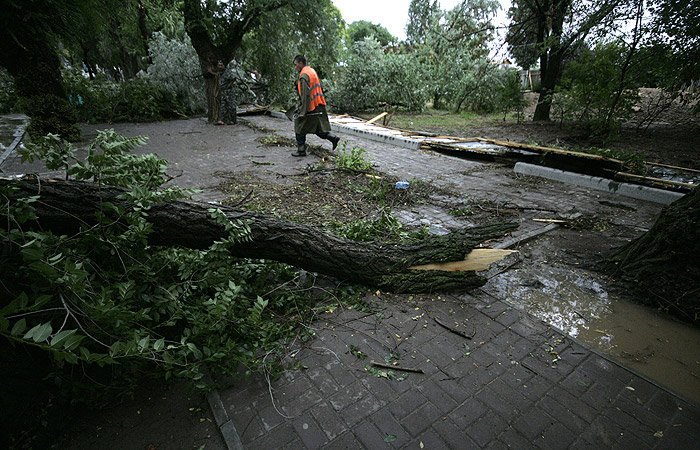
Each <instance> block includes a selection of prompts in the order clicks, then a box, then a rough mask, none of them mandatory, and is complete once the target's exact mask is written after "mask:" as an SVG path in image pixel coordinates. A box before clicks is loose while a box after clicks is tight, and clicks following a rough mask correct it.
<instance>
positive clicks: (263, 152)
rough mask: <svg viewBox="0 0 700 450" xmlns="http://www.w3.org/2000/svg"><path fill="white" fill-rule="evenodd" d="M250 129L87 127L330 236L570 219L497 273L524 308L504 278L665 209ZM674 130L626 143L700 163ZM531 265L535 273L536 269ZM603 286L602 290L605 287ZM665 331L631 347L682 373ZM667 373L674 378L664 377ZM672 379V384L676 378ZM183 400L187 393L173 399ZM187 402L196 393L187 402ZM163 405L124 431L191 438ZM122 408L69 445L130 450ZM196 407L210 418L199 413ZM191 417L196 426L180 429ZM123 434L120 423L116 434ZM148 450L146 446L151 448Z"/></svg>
mask: <svg viewBox="0 0 700 450" xmlns="http://www.w3.org/2000/svg"><path fill="white" fill-rule="evenodd" d="M241 122H242V123H241V124H239V125H236V126H211V125H208V124H206V123H205V122H204V120H203V119H190V120H179V121H171V122H162V123H152V124H115V125H90V126H84V127H83V134H84V138H85V139H86V140H89V139H90V138H92V137H94V135H95V133H96V130H98V129H103V128H107V127H111V128H115V129H116V131H118V132H120V133H123V134H125V135H128V136H134V135H145V136H149V137H150V142H149V144H148V145H147V146H146V147H145V148H143V149H142V150H141V151H144V152H154V153H156V154H158V155H160V156H161V157H163V158H165V159H167V160H168V162H169V164H170V168H171V171H172V173H173V175H176V178H175V179H174V180H173V181H172V182H173V183H175V184H178V185H180V186H183V187H191V188H197V189H199V191H198V192H197V193H196V194H195V198H196V199H198V200H202V201H207V202H211V203H214V204H226V205H230V206H236V207H239V208H246V209H250V210H256V211H261V212H265V213H267V214H272V215H275V216H278V217H283V218H287V219H291V220H296V221H300V222H304V223H308V224H311V225H315V226H320V227H323V228H326V229H328V230H330V231H333V230H334V229H336V228H337V227H338V226H339V225H342V224H347V223H349V222H353V221H358V220H363V219H364V220H371V219H376V218H378V217H380V216H381V211H382V210H383V209H388V210H391V211H392V212H393V213H394V214H395V216H396V217H398V218H399V219H400V220H401V222H402V223H403V226H405V227H406V230H420V229H425V230H428V232H436V233H440V232H447V231H449V230H450V229H455V228H461V227H468V226H473V225H478V224H483V223H488V222H493V221H510V220H516V221H518V222H520V223H521V229H522V230H523V232H525V231H528V230H529V229H533V228H534V227H535V225H536V223H535V222H533V219H534V218H540V219H548V218H549V219H564V220H566V221H567V225H566V226H565V227H561V228H559V229H558V230H556V231H554V232H552V233H549V234H548V235H547V236H545V237H543V238H541V239H538V241H537V244H536V245H534V244H523V245H522V246H520V247H519V248H518V250H519V251H520V255H521V259H520V260H518V261H516V262H515V263H513V264H514V265H512V266H511V267H510V268H504V271H505V272H511V273H513V274H515V275H517V276H516V277H515V278H512V279H505V278H502V275H499V276H494V280H493V282H491V284H490V285H487V286H486V287H485V290H484V294H482V295H504V296H506V297H508V296H511V297H512V298H506V300H513V302H514V303H516V306H518V305H517V301H518V298H517V295H516V294H514V293H513V292H512V291H511V290H506V291H504V290H502V286H501V285H499V284H498V283H499V281H498V280H503V282H504V283H505V285H506V287H507V289H511V288H512V286H514V285H515V286H518V287H519V288H522V289H524V290H526V291H527V290H528V289H529V291H528V292H530V291H544V289H543V286H544V285H546V282H547V280H549V279H550V278H547V277H548V275H547V273H550V274H551V273H553V272H557V271H571V270H574V271H579V270H580V268H582V267H583V268H587V267H588V268H589V267H592V266H594V265H595V263H597V262H598V261H599V260H600V259H601V258H603V257H604V256H605V255H606V254H607V253H608V252H609V251H610V250H611V249H612V248H614V247H617V246H619V245H622V244H624V243H625V242H628V241H629V240H631V239H633V238H635V237H637V236H639V235H640V234H641V233H643V232H644V231H645V230H646V229H648V228H649V227H650V226H651V224H652V223H653V221H654V219H655V217H656V215H657V214H658V213H659V212H660V210H661V207H660V206H659V205H653V204H647V203H645V202H640V201H636V200H631V199H625V198H617V197H609V196H608V195H607V194H597V193H591V192H588V191H585V190H582V189H578V188H572V187H568V186H564V187H562V186H561V185H559V184H557V183H552V182H548V181H543V180H540V179H535V178H529V177H522V176H516V175H515V174H514V173H513V172H512V169H511V168H510V167H508V166H505V165H501V164H483V163H478V162H471V161H465V160H459V159H454V158H450V157H447V156H443V155H435V154H429V153H428V152H420V153H419V152H416V153H415V154H409V153H407V151H406V150H405V149H394V150H392V149H387V148H385V146H383V145H382V144H379V143H375V142H370V141H366V140H358V139H354V138H350V137H348V136H342V137H343V140H344V141H345V142H346V143H347V148H348V149H349V148H352V146H355V145H357V146H362V147H363V148H365V149H366V150H367V155H366V156H367V159H369V160H370V161H373V162H375V168H376V172H373V173H370V174H367V173H363V172H355V171H344V170H337V169H336V168H335V167H334V166H333V164H332V161H331V160H332V157H333V155H331V154H330V153H329V151H328V144H327V142H325V141H321V140H318V139H316V138H311V139H310V144H311V145H312V153H313V155H312V156H310V157H308V158H293V157H291V155H290V154H289V153H290V152H291V151H293V145H290V139H291V137H292V136H293V134H292V132H291V126H290V124H289V123H288V122H284V121H281V120H278V119H272V118H267V117H258V116H256V117H250V118H248V119H246V120H242V121H241ZM664 127H665V126H664V125H659V126H658V127H656V128H654V129H649V130H647V131H646V132H644V133H637V132H633V131H632V130H631V129H627V128H626V129H625V130H624V131H623V139H621V140H620V141H618V142H617V143H616V144H615V145H619V146H620V147H621V148H624V149H626V150H634V151H636V152H638V153H640V154H642V155H645V158H646V159H648V160H654V161H661V162H664V163H667V164H672V165H681V166H685V167H691V168H700V167H699V165H698V164H699V163H698V158H697V152H698V145H699V144H698V143H699V142H700V140H699V139H698V137H699V134H698V128H697V126H695V125H693V126H690V127H685V128H684V127H677V126H674V127H671V126H669V127H666V128H664ZM426 131H441V130H426ZM627 133H629V134H627ZM460 134H461V135H463V136H474V135H479V136H483V137H490V138H499V139H510V140H513V141H520V142H533V141H534V142H537V143H538V144H541V145H555V144H556V145H562V144H564V145H565V146H577V145H581V142H582V141H581V135H580V134H579V131H578V130H575V129H571V128H568V127H566V126H564V127H559V125H558V124H534V123H521V124H517V123H504V124H493V125H488V126H481V127H479V128H470V129H464V130H461V132H460ZM285 139H286V140H285ZM342 145H343V144H341V149H342V148H343V147H342ZM324 149H325V150H324ZM2 169H3V171H4V172H5V173H19V172H27V171H40V172H41V171H42V168H41V167H39V166H27V165H24V164H22V163H21V162H20V161H19V160H18V159H17V158H9V159H8V161H6V162H5V164H4V165H3V167H2ZM399 179H409V180H411V189H409V190H408V191H403V192H401V191H396V190H395V189H393V184H394V182H395V181H396V180H399ZM528 267H532V268H534V269H533V270H527V269H528ZM576 273H579V272H576ZM585 276H589V275H587V274H585V275H584V277H585ZM543 283H544V284H543ZM595 283H597V281H595ZM595 283H589V285H590V286H595V285H596V284H595ZM589 285H586V286H589ZM590 286H589V287H585V289H584V288H581V289H584V291H586V292H588V293H590V292H594V293H595V289H597V288H595V287H593V288H590ZM560 290H561V289H560ZM589 291H590V292H589ZM573 295H574V296H579V295H581V293H580V292H579V291H575V292H574V293H573ZM523 298H524V297H523ZM519 307H521V308H532V309H534V308H536V307H538V306H536V305H535V304H534V303H521V304H520V305H519ZM556 308H559V309H560V313H559V316H560V318H561V317H563V319H561V320H563V322H561V323H558V324H556V325H557V326H558V327H560V328H562V329H567V327H569V326H571V325H572V324H574V325H576V324H578V325H577V326H580V322H579V318H578V317H577V316H576V314H578V315H581V316H583V315H588V314H590V316H589V317H588V319H589V323H587V324H586V328H587V329H590V330H596V332H597V331H600V330H603V331H605V333H606V334H605V336H609V337H610V339H614V337H615V336H616V335H617V334H616V333H617V331H610V330H608V329H605V327H606V326H607V325H610V323H609V322H606V321H605V318H604V317H603V316H605V314H604V313H602V312H599V311H597V310H591V311H588V310H586V309H585V308H584V307H583V306H581V303H580V302H579V303H578V304H576V305H575V306H573V307H571V308H569V309H570V310H571V311H569V310H567V306H562V305H557V306H556ZM606 308H607V309H609V310H611V311H612V310H613V309H615V308H614V307H613V306H610V305H607V306H606ZM645 314H647V315H648V316H644V317H645V318H644V319H639V320H640V321H646V322H649V321H651V320H652V319H653V320H657V319H658V320H659V321H660V322H659V323H662V324H663V323H665V322H664V321H666V320H667V319H665V318H663V317H660V318H659V315H658V314H657V313H656V312H654V311H647V312H646V313H645ZM593 316H597V317H593ZM601 317H603V318H602V319H601ZM605 317H607V316H605ZM650 317H652V318H650ZM649 323H651V322H649ZM611 326H612V325H611ZM661 326H662V327H663V326H664V325H661ZM656 328H658V326H656V325H654V326H651V330H647V331H644V332H641V331H639V332H636V331H634V332H629V334H630V335H632V336H634V339H632V341H633V342H632V344H630V345H642V344H643V345H646V346H647V347H648V346H652V350H651V353H652V354H653V355H655V356H652V357H647V358H646V360H644V361H642V362H641V363H639V364H638V365H637V366H634V368H635V369H636V370H643V369H644V366H645V365H646V366H649V365H650V364H651V363H653V362H654V361H653V360H654V357H655V358H656V359H657V360H658V361H657V363H658V365H659V366H660V367H661V369H659V370H658V371H659V372H664V371H665V372H673V371H674V370H676V369H669V367H670V366H669V365H668V364H669V363H668V361H667V360H665V359H662V358H661V357H662V356H663V352H664V351H666V350H665V347H660V346H658V345H656V344H655V341H657V340H658V336H657V335H655V334H654V333H655V329H656ZM591 333H593V337H592V338H591V339H592V340H595V339H597V338H598V337H600V336H595V334H596V333H595V332H593V331H591ZM642 334H643V336H642ZM699 337H700V336H698V335H697V334H693V332H692V330H691V331H688V329H687V328H685V327H681V331H678V332H677V333H676V337H674V338H667V337H664V338H663V339H666V340H667V341H669V339H676V341H674V343H672V345H688V346H692V345H693V344H692V342H697V339H698V338H699ZM694 339H695V341H693V340H694ZM669 342H670V341H669ZM679 342H680V344H679ZM684 342H685V343H684ZM592 345H593V344H592ZM654 345H656V347H654ZM644 348H645V347H644V346H642V347H641V348H639V349H637V348H632V347H625V348H617V349H615V348H613V349H612V350H611V354H612V355H613V357H617V358H619V359H621V360H625V355H632V356H629V357H627V360H628V361H626V362H627V363H630V364H632V363H634V361H633V360H634V358H635V357H637V356H638V355H639V354H640V353H639V352H642V350H644ZM615 352H617V353H615ZM648 353H649V352H648V351H647V353H645V354H648ZM635 355H637V356H635ZM673 359H676V360H681V363H680V365H678V367H679V368H678V369H677V370H676V371H677V372H678V371H684V372H685V373H689V374H690V375H688V377H687V379H685V378H684V381H683V382H682V383H681V385H680V386H678V385H673V386H672V387H673V388H674V389H675V390H676V391H677V392H678V391H682V392H683V394H684V395H686V396H690V394H688V392H691V393H692V392H693V391H695V392H696V394H697V393H698V392H700V389H699V386H700V381H699V380H700V378H698V375H697V374H698V373H700V356H698V355H695V354H687V355H686V357H682V356H677V355H674V356H673ZM667 375H668V374H667ZM650 376H652V375H650ZM659 376H663V373H661V374H660V375H659ZM660 382H661V383H666V384H668V383H669V381H668V380H666V381H660ZM671 384H672V383H671ZM144 389H146V391H148V389H149V388H148V386H146V387H145V388H144ZM684 389H685V390H684ZM141 392H143V391H141ZM183 392H184V391H183ZM179 395H180V393H178V392H177V391H175V392H174V393H173V394H171V395H167V396H165V395H164V397H167V398H171V397H172V396H174V397H177V396H179ZM182 397H183V398H187V397H186V396H185V395H184V394H182ZM699 398H700V397H699ZM191 399H192V397H190V400H189V401H180V402H174V403H169V404H168V405H169V406H168V408H171V409H173V410H177V411H178V412H177V415H178V417H181V418H182V417H188V418H187V420H184V421H185V422H189V423H190V424H189V425H188V427H191V430H192V431H191V433H195V435H196V436H199V440H198V441H197V442H198V443H199V444H202V443H207V442H209V443H212V442H213V441H214V443H213V445H212V446H213V448H217V446H218V445H220V443H219V442H218V441H216V439H215V438H214V437H212V434H211V432H212V424H211V416H210V415H207V414H205V413H202V414H200V415H199V416H197V414H194V415H193V414H192V411H193V410H191V409H190V408H202V406H201V405H202V399H201V397H200V398H199V399H195V401H194V402H193V401H192V400H191ZM139 401H141V402H144V401H145V398H140V399H137V400H136V401H135V402H134V403H133V404H129V405H126V406H124V407H123V408H126V409H124V410H125V411H129V414H131V413H133V412H134V411H137V412H136V414H140V413H138V411H140V409H139ZM696 401H700V400H697V399H696ZM156 410H157V408H154V409H151V410H150V413H149V416H148V417H142V418H141V419H140V421H141V422H143V424H145V425H148V424H151V425H152V426H145V427H144V426H142V427H141V428H138V429H137V428H135V425H133V424H131V423H129V424H128V425H127V427H128V431H123V432H126V433H131V434H132V435H134V434H136V435H139V436H140V437H139V439H141V440H142V442H145V443H147V444H145V445H146V447H147V448H149V449H150V448H176V447H172V446H171V445H172V443H173V440H172V436H174V435H177V434H176V433H173V430H171V429H169V427H168V426H167V425H164V424H163V422H162V420H163V419H162V418H160V417H158V416H157V413H156ZM118 411H120V410H117V412H115V411H111V410H110V411H102V412H95V411H90V412H88V413H86V414H85V415H84V417H82V418H81V419H80V420H81V421H82V422H83V425H82V426H81V427H80V428H79V429H78V430H77V431H75V432H74V434H73V435H72V436H71V438H70V439H69V441H70V442H68V443H64V444H62V445H61V446H62V447H66V446H67V447H68V448H91V447H93V446H94V445H95V442H98V441H96V440H95V436H96V435H97V434H99V435H100V436H104V437H107V438H108V441H109V442H111V443H112V444H111V445H113V446H109V445H108V446H107V447H104V442H103V441H100V444H101V445H100V446H101V447H103V448H123V447H122V446H120V445H119V440H118V439H117V437H116V436H118V435H119V433H120V431H119V430H120V428H118V427H122V428H121V430H124V427H125V425H124V424H123V423H116V422H115V421H114V418H113V416H114V414H121V413H119V412H118ZM194 411H195V412H197V413H199V412H200V411H197V410H196V409H195V410H194ZM158 414H159V413H158ZM173 414H174V413H173ZM189 416H192V417H189ZM194 416H197V417H194ZM173 420H175V419H173ZM136 422H139V421H136ZM166 422H167V421H166ZM182 422H183V420H181V421H180V423H182ZM143 424H142V425H143ZM154 424H155V425H154ZM158 424H161V425H158ZM114 427H117V429H116V431H115V430H114ZM98 431H99V433H98ZM122 436H123V434H122ZM115 439H116V440H115ZM217 439H218V438H217ZM148 443H150V444H148ZM169 443H170V444H169ZM199 444H198V445H199ZM208 447H209V446H208ZM135 448H142V447H140V444H139V445H136V447H135ZM181 448H193V447H192V446H183V447H181ZM195 448H196V446H195Z"/></svg>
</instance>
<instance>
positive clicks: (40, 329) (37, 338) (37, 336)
mask: <svg viewBox="0 0 700 450" xmlns="http://www.w3.org/2000/svg"><path fill="white" fill-rule="evenodd" d="M51 331H52V330H51V323H50V322H47V323H42V324H39V325H37V326H35V327H34V328H32V329H31V330H29V331H27V334H25V335H24V339H33V340H34V342H44V341H45V340H46V339H47V338H48V337H49V336H50V335H51Z"/></svg>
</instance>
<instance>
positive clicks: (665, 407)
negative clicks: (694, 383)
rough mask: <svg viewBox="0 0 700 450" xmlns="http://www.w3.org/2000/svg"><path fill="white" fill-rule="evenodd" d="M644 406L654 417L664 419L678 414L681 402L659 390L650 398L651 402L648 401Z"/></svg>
mask: <svg viewBox="0 0 700 450" xmlns="http://www.w3.org/2000/svg"><path fill="white" fill-rule="evenodd" d="M646 406H647V409H648V410H649V411H650V412H651V413H652V414H654V415H655V416H656V417H660V418H663V419H665V418H670V417H673V416H675V415H676V414H677V413H678V412H679V407H680V406H681V401H680V400H679V399H678V397H676V396H674V395H672V394H670V393H668V392H666V391H661V390H659V391H657V392H656V394H655V395H654V396H653V397H652V398H651V400H649V403H648V404H647V405H646Z"/></svg>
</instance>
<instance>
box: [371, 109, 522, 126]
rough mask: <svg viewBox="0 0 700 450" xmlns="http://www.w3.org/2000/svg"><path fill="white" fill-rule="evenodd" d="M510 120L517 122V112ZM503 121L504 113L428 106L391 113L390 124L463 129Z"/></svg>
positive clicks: (511, 115) (372, 114)
mask: <svg viewBox="0 0 700 450" xmlns="http://www.w3.org/2000/svg"><path fill="white" fill-rule="evenodd" d="M377 114H378V113H377V112H376V111H375V112H372V113H366V114H360V117H362V118H365V119H370V118H372V117H374V116H376V115H377ZM506 120H508V121H511V122H515V120H516V119H515V114H509V115H508V117H507V119H506ZM497 123H503V114H502V113H493V114H476V113H474V112H470V111H462V112H460V113H454V112H452V111H449V110H435V109H432V108H427V109H426V110H425V111H423V112H422V113H408V112H395V113H394V114H392V115H391V120H390V122H389V125H390V126H393V127H396V128H401V129H406V130H435V129H439V130H442V131H451V130H452V131H461V130H463V129H464V128H469V127H478V126H484V125H495V124H497Z"/></svg>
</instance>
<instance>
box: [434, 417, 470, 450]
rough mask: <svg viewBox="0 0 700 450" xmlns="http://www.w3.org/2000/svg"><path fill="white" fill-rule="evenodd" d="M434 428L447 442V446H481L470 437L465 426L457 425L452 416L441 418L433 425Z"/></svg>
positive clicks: (465, 447)
mask: <svg viewBox="0 0 700 450" xmlns="http://www.w3.org/2000/svg"><path fill="white" fill-rule="evenodd" d="M432 428H433V430H435V432H436V433H437V434H438V436H440V438H441V439H442V440H443V441H444V442H445V444H446V448H451V449H477V448H479V446H478V445H477V443H476V442H474V441H473V440H472V438H470V437H469V436H468V435H467V434H466V432H465V431H464V429H463V428H461V427H458V426H457V425H455V423H454V422H452V420H451V419H450V418H441V419H440V420H438V421H436V422H434V423H433V425H432Z"/></svg>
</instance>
